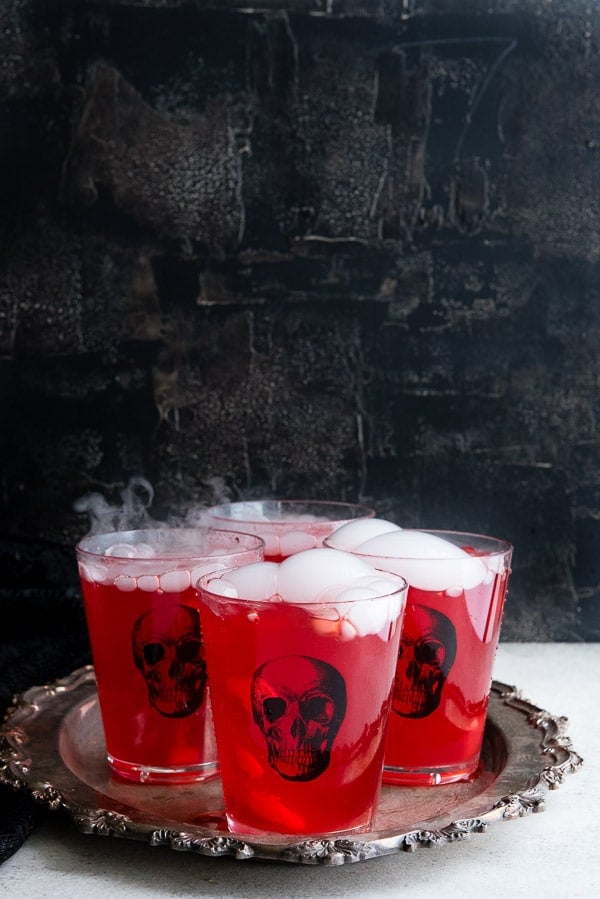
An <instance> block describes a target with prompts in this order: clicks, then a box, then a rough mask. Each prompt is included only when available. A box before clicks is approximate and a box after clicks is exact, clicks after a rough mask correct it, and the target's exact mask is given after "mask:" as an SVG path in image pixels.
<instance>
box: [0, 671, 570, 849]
mask: <svg viewBox="0 0 600 899" xmlns="http://www.w3.org/2000/svg"><path fill="white" fill-rule="evenodd" d="M95 700H96V688H95V676H94V670H93V667H92V666H91V665H87V666H84V667H83V668H79V669H77V670H76V671H74V672H72V673H71V674H70V675H68V676H67V677H65V678H61V679H58V680H56V681H53V682H52V683H49V684H46V685H44V686H38V687H32V688H31V689H29V690H27V691H26V692H25V693H23V694H20V695H18V696H15V698H14V702H13V705H12V706H11V708H10V709H9V710H8V712H7V715H6V718H5V722H4V725H3V726H2V728H0V783H4V784H6V785H9V786H11V787H13V788H15V789H17V790H20V789H23V790H26V791H28V792H29V793H30V794H31V795H32V796H33V797H34V798H35V799H36V800H37V801H39V802H40V803H42V804H44V805H46V806H48V807H49V808H50V809H53V810H58V809H61V810H63V811H65V812H67V814H68V815H69V816H70V817H71V818H72V820H73V822H74V823H75V825H76V827H77V828H78V829H79V830H81V831H82V832H84V833H89V834H98V835H103V836H114V837H125V838H128V839H135V840H141V841H145V842H147V843H149V844H150V845H151V846H168V847H170V848H171V849H176V850H183V851H189V852H195V853H198V854H200V855H207V856H211V857H223V856H229V857H234V858H236V859H241V860H246V859H271V860H277V861H285V862H293V863H301V864H323V865H340V864H346V863H349V862H358V861H362V860H364V859H370V858H376V857H379V856H383V855H389V854H391V853H395V852H400V851H414V850H415V849H417V848H419V847H425V846H427V847H429V846H439V845H442V844H445V843H451V842H455V841H458V840H463V839H467V838H469V837H470V836H471V834H473V833H482V832H484V831H485V830H486V829H487V827H488V825H489V824H491V823H495V822H499V821H510V820H512V819H514V818H518V817H523V816H525V815H529V814H531V813H532V812H539V811H542V810H543V809H544V805H545V795H546V791H547V790H549V789H555V788H557V787H558V786H559V785H560V784H562V783H563V782H564V779H565V777H566V776H567V775H568V774H572V773H575V772H576V771H578V770H579V768H580V767H581V765H582V764H583V759H582V758H581V756H580V755H578V754H577V753H576V752H575V751H574V750H573V748H572V745H571V741H570V739H569V737H568V736H567V735H566V728H567V725H568V719H567V718H565V717H564V716H561V717H557V716H554V715H551V714H550V713H548V712H546V711H544V710H543V709H541V708H538V707H537V706H535V705H533V704H532V703H531V702H530V701H529V700H527V699H524V698H523V696H522V695H521V692H520V690H519V689H518V688H517V687H514V686H509V685H507V684H504V683H500V682H497V681H493V683H492V689H491V694H490V706H489V711H488V723H487V726H486V742H485V743H484V752H483V753H482V758H484V757H485V766H486V768H487V769H488V770H487V772H486V777H483V778H482V783H481V785H480V786H481V789H480V791H479V792H477V790H476V791H475V792H473V789H472V788H471V791H470V793H469V795H467V794H466V793H465V795H464V796H461V794H460V790H461V789H462V788H461V786H460V785H455V787H454V789H452V790H449V787H450V786H451V785H447V787H421V788H403V787H386V786H384V787H383V790H382V801H381V807H382V809H383V810H382V813H381V815H379V813H378V818H376V820H375V825H376V826H377V830H375V831H373V832H372V833H366V834H359V835H357V834H347V835H345V834H336V835H335V836H333V835H332V836H331V837H326V838H319V839H306V838H294V837H282V836H281V835H278V834H272V835H269V836H268V837H262V838H260V839H259V838H255V837H249V838H248V839H245V838H244V839H240V838H239V836H235V837H234V836H233V835H230V834H229V833H228V832H227V831H226V830H223V829H222V820H223V816H222V811H220V809H218V808H217V809H215V810H214V812H212V813H211V812H210V811H208V813H207V814H205V815H203V816H202V815H201V816H200V817H199V818H198V820H199V821H200V822H201V823H198V822H197V821H196V823H195V822H194V820H193V817H194V815H193V814H190V815H186V814H184V815H183V816H182V815H181V814H180V815H178V816H177V815H175V816H173V817H172V818H169V817H165V816H164V815H163V814H162V813H157V812H156V808H154V809H152V808H150V809H149V810H146V809H142V810H140V808H136V807H135V805H134V804H132V803H131V802H129V799H130V797H131V795H133V794H132V793H131V790H132V789H138V790H139V789H141V790H145V789H147V787H145V786H144V785H134V786H133V788H132V787H131V785H127V786H123V787H122V795H120V794H119V790H120V787H119V785H118V781H117V785H116V786H115V784H114V783H113V784H112V795H111V791H108V795H107V792H104V791H103V790H96V789H95V788H94V787H93V786H91V785H90V784H89V783H85V782H84V781H83V780H82V779H81V778H80V777H78V776H77V774H76V772H75V771H73V770H72V769H71V767H69V765H68V764H67V761H66V760H65V750H64V746H63V743H64V740H63V736H64V734H63V731H64V729H65V721H66V720H67V716H68V715H70V714H71V713H72V712H73V711H74V710H77V709H78V708H79V707H82V708H83V707H86V708H89V707H90V705H91V704H93V702H94V701H95ZM71 727H72V729H73V725H71ZM101 739H102V736H101V735H100V740H101ZM97 742H98V741H97ZM82 744H83V746H84V749H83V751H84V752H85V751H86V750H85V745H86V740H85V739H83V740H82ZM486 747H487V748H486ZM90 752H91V750H90ZM488 757H489V758H488ZM106 767H108V766H106ZM484 773H485V772H484ZM162 789H163V790H165V789H166V790H167V791H171V796H173V795H176V794H174V793H173V790H177V789H178V788H177V787H168V788H162ZM215 789H220V787H217V788H215V786H214V782H213V786H212V787H209V786H208V785H194V790H196V791H197V792H196V795H197V797H198V796H201V795H204V794H206V793H207V791H210V790H212V793H210V801H209V802H208V805H209V808H210V807H211V806H210V802H212V801H216V799H218V795H215ZM466 789H467V788H466V787H465V790H466ZM398 791H400V792H398ZM423 791H427V792H426V793H425V792H423ZM431 791H434V792H433V793H432V792H431ZM139 795H140V794H138V797H139ZM185 795H186V796H187V794H185ZM433 797H435V798H436V800H437V798H438V797H439V798H440V799H443V800H445V802H444V801H442V802H441V804H440V807H439V809H438V808H436V812H435V814H432V813H430V814H429V816H426V817H425V820H422V819H421V818H420V817H419V814H420V812H422V811H423V809H427V808H428V805H427V803H428V802H429V803H430V802H431V801H432V799H433ZM193 801H194V796H193V790H192V796H191V802H190V809H191V808H193ZM399 801H402V802H404V806H403V807H401V808H398V807H397V806H396V805H395V804H394V803H395V802H396V803H397V802H399ZM423 803H424V805H423ZM165 807H166V808H168V807H169V802H168V801H167V802H165ZM474 810H475V813H473V811H474ZM182 817H183V820H181V818H182ZM211 818H213V819H214V821H213V822H211ZM188 819H189V820H188ZM413 819H414V820H413ZM219 821H221V823H219Z"/></svg>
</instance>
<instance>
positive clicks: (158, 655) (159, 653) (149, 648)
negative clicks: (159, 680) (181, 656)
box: [142, 643, 165, 665]
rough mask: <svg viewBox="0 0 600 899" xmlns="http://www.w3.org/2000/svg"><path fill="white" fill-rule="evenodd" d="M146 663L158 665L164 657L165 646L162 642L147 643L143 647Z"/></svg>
mask: <svg viewBox="0 0 600 899" xmlns="http://www.w3.org/2000/svg"><path fill="white" fill-rule="evenodd" d="M142 654H143V656H144V661H145V663H146V665H156V663H157V662H160V660H161V659H163V658H164V655H165V648H164V646H163V645H162V643H146V645H145V646H144V647H143V649H142Z"/></svg>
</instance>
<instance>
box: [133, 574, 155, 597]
mask: <svg viewBox="0 0 600 899" xmlns="http://www.w3.org/2000/svg"><path fill="white" fill-rule="evenodd" d="M137 583H138V587H139V589H140V590H143V591H144V593H156V591H157V590H158V588H159V587H160V580H159V578H158V576H157V575H156V574H142V575H140V577H138V579H137Z"/></svg>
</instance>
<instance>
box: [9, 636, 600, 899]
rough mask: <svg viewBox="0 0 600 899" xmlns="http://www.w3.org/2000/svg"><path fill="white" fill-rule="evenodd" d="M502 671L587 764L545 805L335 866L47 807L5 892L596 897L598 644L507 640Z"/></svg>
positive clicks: (599, 864) (415, 898)
mask: <svg viewBox="0 0 600 899" xmlns="http://www.w3.org/2000/svg"><path fill="white" fill-rule="evenodd" d="M494 677H495V678H496V679H497V680H501V681H504V682H506V683H509V684H514V685H517V686H518V687H519V688H520V689H521V691H522V694H523V696H524V697H525V698H526V699H529V700H531V702H533V703H535V705H537V706H540V707H542V708H544V709H546V710H547V711H548V712H550V713H551V714H553V715H564V716H566V717H568V719H569V726H568V730H567V734H568V736H569V737H570V738H571V741H572V744H573V747H574V749H575V750H576V751H577V752H579V753H580V755H582V756H583V757H584V760H585V763H584V765H583V768H582V769H581V770H580V771H579V772H578V773H576V774H574V775H571V776H569V777H567V779H566V781H565V783H564V784H563V785H562V786H560V787H559V789H558V790H553V791H550V792H549V793H548V795H547V801H546V811H545V812H544V813H543V814H536V815H529V816H527V817H525V818H521V819H518V820H513V821H510V822H507V823H502V824H498V825H493V826H492V827H490V828H489V829H488V831H487V832H486V833H484V834H474V835H473V836H472V837H471V838H470V840H468V841H465V842H461V843H455V844H447V845H444V846H440V847H436V848H431V849H418V850H417V851H416V852H414V853H408V852H402V853H400V854H397V855H392V856H387V857H383V858H378V859H373V860H371V861H367V862H359V863H357V864H352V865H345V866H342V867H339V868H326V867H312V866H303V865H286V864H283V863H279V864H273V863H269V862H257V861H252V862H241V861H235V860H233V859H228V858H222V859H210V858H205V857H202V856H198V855H193V854H189V853H178V852H174V851H172V850H169V849H165V848H156V849H153V848H151V847H149V846H147V845H145V844H138V843H135V842H131V841H127V840H118V839H114V838H103V837H98V836H87V835H84V834H80V833H79V832H78V831H77V830H76V829H75V826H74V825H73V824H72V823H71V822H70V821H69V820H65V819H63V818H62V817H59V816H56V815H50V816H49V817H48V819H47V821H46V823H45V824H44V826H43V827H41V828H40V829H38V830H37V831H36V832H35V833H34V834H33V835H32V836H31V837H30V838H29V840H28V841H27V842H26V843H25V845H24V846H23V847H22V848H21V849H20V850H19V851H18V852H17V853H16V855H14V856H13V857H12V858H11V859H9V860H8V861H7V862H5V864H4V865H3V866H2V867H0V894H4V895H7V896H19V897H22V899H46V897H52V899H55V897H57V896H62V897H67V899H70V897H80V896H82V897H85V899H96V897H98V899H100V897H102V899H104V897H105V896H106V895H107V894H109V895H118V896H119V899H128V897H135V899H138V897H182V899H188V897H198V896H208V897H211V896H219V897H224V896H225V897H236V899H238V897H239V899H242V897H271V896H272V897H277V899H282V897H283V899H288V897H303V899H311V897H315V899H317V897H318V899H321V897H338V896H339V897H342V896H344V897H353V896H356V897H372V899H375V897H378V899H379V897H386V896H397V895H399V894H405V895H406V896H409V897H410V899H421V897H427V899H431V897H434V896H437V895H440V891H443V892H442V893H441V895H442V897H443V899H448V897H455V896H456V897H459V896H460V897H461V899H462V897H467V899H468V897H476V896H477V897H485V896H505V895H508V896H511V897H512V896H528V895H530V894H531V895H536V896H538V895H539V896H542V897H556V899H569V897H587V896H590V897H591V896H594V897H596V896H597V895H598V894H599V891H600V852H599V851H598V842H597V834H598V825H599V823H600V813H599V811H598V799H599V795H600V790H599V784H600V763H599V753H598V750H597V746H598V744H599V742H600V725H599V717H600V716H599V714H598V703H597V698H596V690H597V685H598V683H599V682H600V643H592V644H590V643H588V644H565V643H561V644H557V643H553V644H552V643H537V644H534V643H505V644H501V645H500V648H499V650H498V656H497V659H496V664H495V668H494Z"/></svg>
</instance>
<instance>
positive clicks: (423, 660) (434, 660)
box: [415, 640, 446, 667]
mask: <svg viewBox="0 0 600 899" xmlns="http://www.w3.org/2000/svg"><path fill="white" fill-rule="evenodd" d="M445 655H446V649H445V647H444V644H443V643H440V642H439V640H428V641H427V642H426V643H418V644H416V645H415V658H416V660H417V662H419V663H420V664H421V665H436V666H437V667H440V666H441V665H442V663H443V661H444V656H445Z"/></svg>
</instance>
